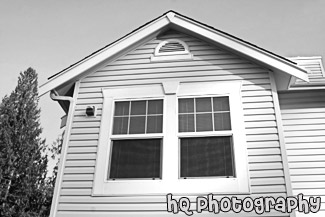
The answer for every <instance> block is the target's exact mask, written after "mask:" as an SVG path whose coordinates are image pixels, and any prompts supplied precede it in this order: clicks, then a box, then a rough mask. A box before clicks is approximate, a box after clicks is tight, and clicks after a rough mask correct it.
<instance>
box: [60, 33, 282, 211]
mask: <svg viewBox="0 0 325 217" xmlns="http://www.w3.org/2000/svg"><path fill="white" fill-rule="evenodd" d="M166 37H172V38H175V37H176V38H179V39H181V40H184V41H185V42H186V43H187V44H188V45H189V48H190V50H191V53H192V54H193V55H194V59H193V60H180V61H166V62H150V56H151V55H152V54H153V52H154V48H155V47H156V46H157V44H158V43H159V40H156V39H155V40H152V41H150V42H148V43H147V44H145V45H143V46H142V47H140V48H138V49H136V50H135V51H133V52H131V53H129V54H127V55H125V56H123V57H121V58H119V59H118V60H116V61H115V62H113V63H110V64H109V65H107V66H106V67H104V68H102V69H100V70H98V71H96V72H95V73H93V74H91V75H89V76H87V77H85V78H84V79H82V81H81V84H80V90H79V93H78V100H77V105H76V111H75V113H74V117H73V123H72V130H71V137H70V142H69V147H68V153H67V161H66V164H65V170H64V176H63V183H62V189H61V191H60V200H59V206H58V209H59V212H58V216H73V215H74V214H73V213H75V212H76V211H78V216H87V215H88V214H89V213H90V212H91V216H105V215H106V214H109V213H111V214H112V215H116V213H119V214H122V215H130V216H143V215H148V216H152V215H154V216H155V215H158V216H162V215H165V214H167V212H166V211H165V210H166V198H165V196H163V195H162V196H134V197H91V190H92V184H93V176H94V171H95V161H96V151H97V145H98V136H99V127H100V119H101V113H102V102H103V98H102V93H101V89H102V88H103V87H111V86H121V85H137V84H157V83H161V82H162V81H167V80H168V81H170V80H177V81H183V82H191V81H216V82H218V81H243V87H242V96H243V97H242V101H243V108H244V114H245V116H244V120H245V127H246V135H247V145H248V155H249V156H248V161H249V170H250V182H251V190H252V197H260V196H275V197H278V196H286V188H285V180H284V172H283V167H282V158H281V153H280V147H279V139H278V134H277V126H276V120H275V114H274V106H273V99H272V94H271V85H270V79H269V74H268V71H267V70H265V69H263V68H261V67H259V66H257V65H254V64H252V63H250V62H249V61H246V60H244V59H241V58H239V57H238V56H235V55H233V54H231V53H229V52H226V51H224V50H221V49H219V48H216V47H214V46H211V45H209V44H207V43H205V42H202V41H199V40H197V39H195V38H192V37H189V36H186V35H182V34H177V35H171V36H166ZM88 105H95V106H96V107H97V108H98V110H97V117H95V118H85V113H84V112H85V108H86V107H87V106H88ZM239 197H243V196H239ZM190 199H191V201H192V202H195V196H190ZM92 211H94V212H92ZM123 211H125V212H123ZM131 211H133V212H131ZM89 215H90V214H89ZM213 215H214V214H213ZM244 215H248V216H256V214H254V213H252V214H246V213H243V216H244ZM269 216H288V215H287V214H282V213H271V214H270V215H269Z"/></svg>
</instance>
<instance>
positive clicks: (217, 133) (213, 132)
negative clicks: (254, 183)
mask: <svg viewBox="0 0 325 217" xmlns="http://www.w3.org/2000/svg"><path fill="white" fill-rule="evenodd" d="M225 96H226V97H228V100H229V113H230V125H231V129H230V130H211V131H194V132H179V126H178V125H177V126H178V128H177V136H178V146H179V151H178V154H179V163H178V170H179V174H178V178H179V179H207V178H211V179H213V178H222V176H207V177H186V178H184V177H181V172H180V171H181V163H180V162H181V139H183V138H201V137H223V136H229V137H231V140H233V138H232V137H233V135H234V133H233V128H232V118H231V110H230V97H229V95H228V94H219V95H216V94H207V95H190V96H187V95H186V96H179V97H177V101H179V99H194V98H195V99H197V98H218V97H225ZM178 106H179V103H178V104H177V108H176V109H177V118H179V114H180V113H179V107H178ZM195 106H196V104H195V101H194V107H195ZM195 110H196V109H194V111H195ZM211 111H212V119H213V118H214V116H213V110H211ZM196 114H197V113H196V112H194V116H196ZM194 118H195V117H194ZM177 120H178V119H177ZM212 122H213V123H212V125H214V121H213V120H212ZM177 123H179V120H178V122H177ZM195 124H196V122H195V121H194V125H195ZM195 128H196V126H194V129H195ZM213 128H214V126H213ZM231 143H232V144H231V149H232V152H233V153H232V154H234V142H233V141H232V142H231ZM232 158H233V166H235V157H234V156H233V157H232ZM233 170H236V168H233ZM234 173H235V177H236V171H234Z"/></svg>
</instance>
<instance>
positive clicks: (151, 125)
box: [147, 115, 163, 133]
mask: <svg viewBox="0 0 325 217" xmlns="http://www.w3.org/2000/svg"><path fill="white" fill-rule="evenodd" d="M162 117H163V116H162V115H159V116H156V115H155V116H148V118H147V133H161V132H162Z"/></svg>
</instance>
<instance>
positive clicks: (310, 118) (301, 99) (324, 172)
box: [279, 90, 325, 216]
mask: <svg viewBox="0 0 325 217" xmlns="http://www.w3.org/2000/svg"><path fill="white" fill-rule="evenodd" d="M279 99H280V107H281V113H282V119H283V127H284V136H285V142H286V149H287V154H288V161H289V169H290V176H291V181H292V188H293V192H294V194H299V193H303V194H304V195H307V196H321V197H323V203H322V209H321V210H322V212H321V213H322V215H324V216H325V197H324V196H325V91H324V90H317V91H304V92H287V93H281V94H279Z"/></svg>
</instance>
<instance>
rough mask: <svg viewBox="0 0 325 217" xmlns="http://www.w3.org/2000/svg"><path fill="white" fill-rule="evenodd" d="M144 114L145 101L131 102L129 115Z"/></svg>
mask: <svg viewBox="0 0 325 217" xmlns="http://www.w3.org/2000/svg"><path fill="white" fill-rule="evenodd" d="M145 114H146V101H132V102H131V115H145Z"/></svg>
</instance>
